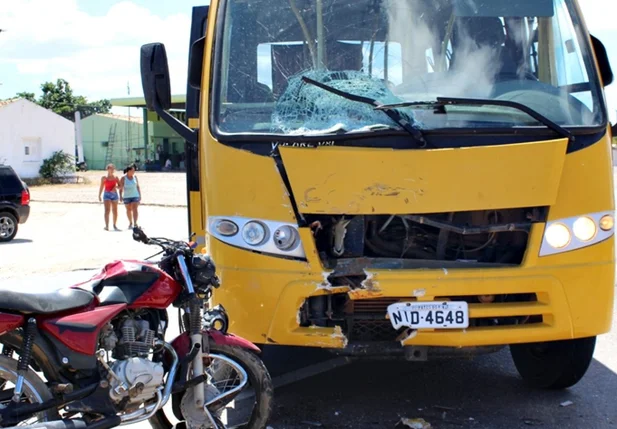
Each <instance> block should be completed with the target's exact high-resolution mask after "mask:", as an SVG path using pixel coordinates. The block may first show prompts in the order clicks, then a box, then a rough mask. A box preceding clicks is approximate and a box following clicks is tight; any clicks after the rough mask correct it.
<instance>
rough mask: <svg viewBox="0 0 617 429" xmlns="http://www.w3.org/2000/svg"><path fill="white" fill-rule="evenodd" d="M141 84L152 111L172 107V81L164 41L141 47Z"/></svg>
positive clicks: (149, 108)
mask: <svg viewBox="0 0 617 429" xmlns="http://www.w3.org/2000/svg"><path fill="white" fill-rule="evenodd" d="M141 84H142V86H143V90H144V97H145V99H146V106H147V107H148V110H150V111H157V112H158V111H159V110H169V109H170V108H171V83H170V79H169V65H168V62H167V51H166V50H165V45H163V44H162V43H150V44H148V45H144V46H142V47H141Z"/></svg>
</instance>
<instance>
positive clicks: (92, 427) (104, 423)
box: [4, 416, 121, 429]
mask: <svg viewBox="0 0 617 429" xmlns="http://www.w3.org/2000/svg"><path fill="white" fill-rule="evenodd" d="M120 423H121V420H120V416H112V417H106V418H104V419H102V420H99V421H97V422H94V423H90V424H88V423H86V421H85V420H81V419H75V420H71V419H67V420H54V421H51V422H43V423H36V424H33V425H28V426H13V427H9V428H4V429H111V428H114V427H116V426H119V425H120Z"/></svg>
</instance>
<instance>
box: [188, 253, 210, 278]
mask: <svg viewBox="0 0 617 429" xmlns="http://www.w3.org/2000/svg"><path fill="white" fill-rule="evenodd" d="M191 265H192V268H193V269H192V274H193V275H192V277H193V281H194V282H195V283H197V284H198V285H201V286H208V285H210V283H211V282H212V278H213V277H214V276H215V274H216V266H215V265H214V262H213V261H212V259H211V258H210V257H209V256H208V255H204V254H201V253H198V254H195V255H193V258H192V259H191Z"/></svg>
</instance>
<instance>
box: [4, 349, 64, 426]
mask: <svg viewBox="0 0 617 429" xmlns="http://www.w3.org/2000/svg"><path fill="white" fill-rule="evenodd" d="M17 377H18V375H17V361H16V360H15V359H11V358H9V357H7V356H3V355H0V379H2V381H3V383H2V385H3V389H2V390H4V387H5V386H6V383H7V382H9V383H11V384H12V385H13V386H14V385H15V383H16V381H17ZM24 378H25V380H24V387H23V393H22V400H23V397H24V396H25V397H26V398H27V400H28V401H29V402H30V403H35V404H36V403H43V402H45V401H48V400H50V399H53V396H52V394H51V392H50V391H49V389H48V388H47V386H46V385H45V383H44V382H43V380H41V378H40V377H39V376H38V375H37V374H36V373H35V372H34V371H32V370H31V369H28V372H27V373H26V376H25V377H24ZM9 401H10V399H9ZM3 405H4V403H2V402H0V407H2V406H3ZM55 415H56V414H55V411H54V410H47V411H43V412H40V413H38V414H36V415H35V416H34V418H33V419H30V420H28V421H27V422H28V423H29V424H32V423H34V422H32V420H34V419H36V422H37V423H40V422H47V421H50V420H54V418H55ZM22 423H23V422H22ZM18 425H20V426H21V423H20V424H18ZM0 427H6V425H3V424H0Z"/></svg>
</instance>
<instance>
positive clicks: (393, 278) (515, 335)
mask: <svg viewBox="0 0 617 429" xmlns="http://www.w3.org/2000/svg"><path fill="white" fill-rule="evenodd" d="M231 253H234V252H233V251H232V252H231ZM609 255H610V256H609ZM613 255H614V238H611V239H609V240H606V241H604V242H602V243H598V244H596V245H594V246H591V247H589V248H586V249H581V250H577V251H573V252H569V253H566V254H562V255H555V256H551V257H549V258H537V257H534V258H529V259H528V260H527V261H525V262H524V263H523V265H521V266H520V267H513V268H490V269H458V270H446V269H440V270H390V271H388V270H382V271H371V272H368V274H369V276H370V282H367V286H368V287H366V288H363V289H356V290H350V289H349V288H347V287H336V288H334V287H328V286H327V284H326V282H325V281H324V277H325V275H324V274H326V273H320V274H318V275H315V274H308V273H304V274H299V273H298V272H290V271H287V272H285V271H260V270H259V269H257V267H256V269H255V270H235V269H229V268H225V267H222V270H221V271H222V277H223V284H224V285H225V287H223V288H221V289H220V290H217V292H216V294H215V301H216V302H223V303H224V304H225V307H226V309H227V311H228V313H229V314H230V318H231V320H232V323H231V326H230V331H231V332H234V333H236V334H238V335H241V336H243V337H245V338H247V339H249V340H250V341H253V342H255V343H260V344H279V345H289V346H304V347H321V348H328V349H339V350H341V351H343V350H342V349H349V346H350V345H353V343H354V341H356V340H355V339H354V338H353V335H350V334H351V332H350V331H349V330H347V329H346V328H345V326H335V327H316V326H309V327H302V326H301V325H300V311H299V310H300V308H301V307H302V305H303V303H304V302H305V301H306V300H307V298H309V297H314V296H323V295H329V294H341V293H343V294H347V295H348V296H349V298H350V299H351V300H352V301H353V302H354V304H357V303H362V304H363V305H364V306H368V307H369V308H373V309H374V308H378V309H379V308H380V309H383V310H384V311H383V313H382V314H383V319H382V323H386V324H389V322H388V321H387V320H386V314H385V308H386V307H387V304H388V303H390V302H393V301H397V300H405V299H415V300H418V301H433V300H440V299H438V298H439V297H451V296H456V297H476V296H478V295H505V294H531V295H533V296H535V300H534V301H533V302H505V303H491V304H482V303H479V302H477V303H474V304H470V306H469V313H470V318H471V319H490V318H507V317H515V316H530V317H532V318H534V319H536V323H530V324H519V325H507V326H499V325H498V326H470V327H469V328H467V329H464V330H461V329H456V330H427V329H421V330H418V331H417V332H415V333H414V334H413V335H408V336H406V337H405V338H397V340H396V343H398V344H397V346H398V345H402V346H437V347H478V346H495V345H506V344H513V343H529V342H543V341H554V340H563V339H572V338H580V337H588V336H595V335H599V334H602V333H606V332H608V331H609V329H610V326H611V322H612V307H613V295H614V289H615V286H614V279H615V264H614V256H613ZM229 256H230V257H232V258H233V256H232V255H231V254H230V255H229ZM238 256H239V255H238ZM255 257H256V258H262V257H261V256H255ZM255 262H258V261H255ZM384 303H385V304H384ZM380 305H381V307H379V306H380ZM384 305H385V306H384ZM379 311H381V310H379ZM538 316H539V317H538ZM538 319H539V320H540V321H539V322H537V320H538ZM392 342H395V341H394V339H393V340H392Z"/></svg>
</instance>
